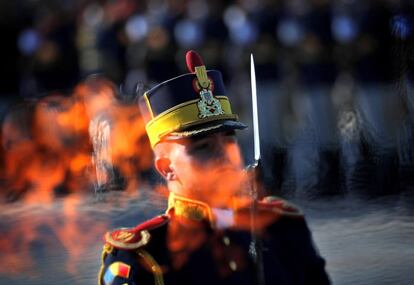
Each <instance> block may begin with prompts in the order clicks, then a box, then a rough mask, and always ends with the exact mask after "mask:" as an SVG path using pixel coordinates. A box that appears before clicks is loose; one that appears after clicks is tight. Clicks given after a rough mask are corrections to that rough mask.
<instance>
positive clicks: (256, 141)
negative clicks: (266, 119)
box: [250, 54, 260, 163]
mask: <svg viewBox="0 0 414 285" xmlns="http://www.w3.org/2000/svg"><path fill="white" fill-rule="evenodd" d="M250 82H251V86H252V108H253V109H252V111H253V139H254V160H255V163H258V162H259V160H260V134H259V114H258V109H257V90H256V71H255V68H254V59H253V54H250Z"/></svg>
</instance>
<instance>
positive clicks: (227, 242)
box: [223, 236, 230, 246]
mask: <svg viewBox="0 0 414 285" xmlns="http://www.w3.org/2000/svg"><path fill="white" fill-rule="evenodd" d="M223 243H224V244H225V245H226V246H229V245H230V239H229V237H227V236H224V237H223Z"/></svg>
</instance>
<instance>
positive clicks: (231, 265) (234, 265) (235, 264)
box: [229, 260, 237, 271]
mask: <svg viewBox="0 0 414 285" xmlns="http://www.w3.org/2000/svg"><path fill="white" fill-rule="evenodd" d="M229 266H230V268H231V270H233V271H236V270H237V263H236V262H235V261H234V260H232V261H230V262H229Z"/></svg>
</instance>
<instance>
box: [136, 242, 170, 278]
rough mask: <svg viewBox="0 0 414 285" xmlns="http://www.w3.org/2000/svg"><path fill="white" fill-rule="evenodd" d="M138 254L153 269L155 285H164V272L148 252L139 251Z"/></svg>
mask: <svg viewBox="0 0 414 285" xmlns="http://www.w3.org/2000/svg"><path fill="white" fill-rule="evenodd" d="M137 253H138V255H139V256H141V257H142V258H143V259H144V261H145V262H146V263H147V265H148V266H149V267H150V268H151V271H152V273H153V274H154V284H155V285H164V278H163V276H162V270H161V267H160V266H159V264H158V263H157V262H156V261H155V259H154V258H153V257H152V256H151V254H149V253H148V252H147V251H145V250H143V249H138V250H137Z"/></svg>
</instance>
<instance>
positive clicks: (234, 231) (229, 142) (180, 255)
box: [99, 51, 329, 285]
mask: <svg viewBox="0 0 414 285" xmlns="http://www.w3.org/2000/svg"><path fill="white" fill-rule="evenodd" d="M186 58H187V66H188V68H189V70H190V73H188V74H184V75H181V76H178V77H176V78H173V79H171V80H168V81H165V82H163V83H161V84H159V85H157V86H155V87H154V88H152V89H150V90H149V91H147V92H146V93H145V94H144V95H143V97H142V98H141V100H140V109H141V111H142V114H143V117H144V120H145V121H146V122H147V125H146V130H147V134H148V136H149V139H150V143H151V146H152V148H153V150H154V154H155V168H156V169H157V170H158V172H159V173H160V174H161V175H162V176H163V177H164V179H165V180H166V182H167V186H168V189H169V191H170V196H169V200H168V209H167V211H166V213H165V214H164V215H160V216H158V217H155V218H153V219H151V220H149V221H147V222H144V223H143V224H140V225H138V226H137V227H135V228H123V229H118V230H115V231H112V232H108V233H106V235H105V245H104V250H103V261H102V262H103V264H102V267H101V271H100V274H99V283H100V284H105V285H109V284H209V285H211V284H238V285H240V284H329V278H328V276H327V274H326V272H325V269H324V266H325V261H324V260H323V258H321V257H320V256H319V254H318V252H317V250H316V249H315V247H314V245H313V242H312V238H311V233H310V231H309V229H308V227H307V225H306V222H305V220H304V217H303V215H302V213H301V212H300V210H298V209H297V208H296V207H295V206H293V205H291V204H289V203H288V202H286V201H284V200H282V199H279V198H276V197H266V198H264V199H262V200H261V201H258V202H257V201H256V202H252V201H251V200H250V199H248V198H245V195H244V193H245V192H246V191H245V189H246V188H247V187H246V185H248V184H247V183H246V179H245V176H246V175H244V174H245V171H244V170H243V164H242V160H241V155H240V149H239V146H238V144H237V141H236V139H235V130H237V129H243V128H245V127H246V126H245V125H244V124H243V123H241V122H239V121H238V117H237V115H235V114H234V113H232V110H231V107H230V102H229V99H228V97H226V96H225V92H224V85H223V81H222V77H221V74H220V72H219V71H216V70H209V71H207V70H206V67H205V66H204V65H203V63H202V60H201V58H200V57H199V56H198V55H197V54H196V53H195V52H193V51H190V52H188V53H187V56H186ZM251 205H255V207H253V209H254V211H252V207H251ZM252 221H253V223H251V222H252ZM252 224H253V225H254V228H253V229H254V231H253V234H252V232H251V231H250V227H251V225H252ZM252 241H256V242H257V244H258V245H261V246H260V247H254V245H255V244H254V242H252ZM252 245H253V247H252ZM256 248H257V249H258V250H259V251H256V250H255V249H256Z"/></svg>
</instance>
